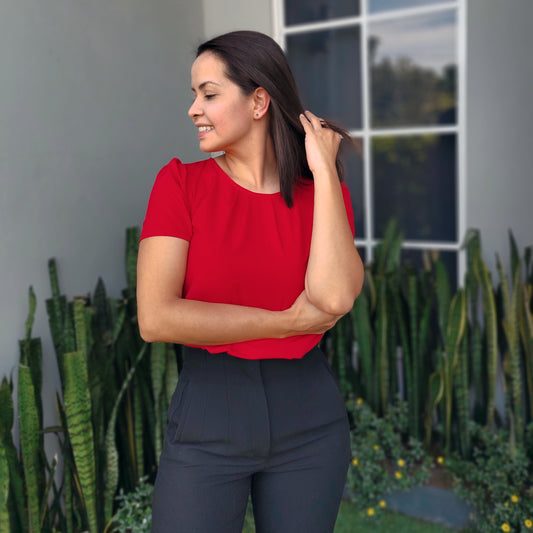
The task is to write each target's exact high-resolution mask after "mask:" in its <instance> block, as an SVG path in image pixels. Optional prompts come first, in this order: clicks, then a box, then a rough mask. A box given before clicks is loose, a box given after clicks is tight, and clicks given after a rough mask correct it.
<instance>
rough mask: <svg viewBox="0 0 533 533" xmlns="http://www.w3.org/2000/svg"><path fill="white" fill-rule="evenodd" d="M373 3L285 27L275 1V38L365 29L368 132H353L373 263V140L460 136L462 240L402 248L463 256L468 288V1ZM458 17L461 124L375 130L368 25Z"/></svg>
mask: <svg viewBox="0 0 533 533" xmlns="http://www.w3.org/2000/svg"><path fill="white" fill-rule="evenodd" d="M367 2H368V0H361V4H360V15H358V16H352V17H343V18H336V19H330V20H325V21H318V22H316V21H315V22H310V23H303V24H295V25H291V26H286V25H285V20H284V0H273V3H272V7H273V27H274V38H275V39H276V41H277V42H278V43H279V44H280V46H281V47H282V48H283V49H284V50H285V49H286V37H287V36H289V35H296V34H302V33H310V32H314V31H319V30H332V29H339V28H347V27H354V26H359V27H360V35H361V47H360V53H361V79H360V81H361V97H362V117H361V118H362V128H361V129H356V130H351V131H350V134H351V135H352V136H354V137H358V138H360V139H361V140H362V142H363V189H364V191H363V194H364V205H365V226H366V234H365V238H356V240H355V244H356V245H357V246H358V247H364V248H365V253H366V258H367V261H369V260H372V258H373V253H374V247H375V245H376V244H378V243H379V242H380V239H377V238H375V236H374V212H373V211H374V209H373V198H372V190H373V188H372V157H371V155H372V154H371V141H372V139H373V138H377V137H382V136H394V137H397V136H411V135H425V134H446V133H448V134H449V133H452V134H455V135H456V145H457V155H456V158H457V161H456V210H457V214H456V217H457V221H456V222H457V230H456V231H457V235H456V237H457V240H456V241H453V242H442V241H438V242H437V241H420V240H417V241H408V240H406V241H404V243H403V246H402V248H403V249H405V250H441V251H453V252H456V253H457V280H458V284H459V285H461V284H462V280H463V278H464V273H465V270H466V258H465V254H464V252H463V251H461V240H462V238H463V236H464V235H465V233H466V189H467V187H466V150H465V146H464V143H465V141H464V138H465V135H464V132H465V128H466V106H465V101H466V81H465V79H466V76H465V72H466V5H465V4H466V2H465V0H453V1H443V2H441V3H439V4H433V5H428V6H417V7H412V8H405V9H401V10H397V9H395V10H391V11H386V12H379V13H368V9H367ZM450 11H455V13H456V17H457V18H456V20H457V25H456V35H455V37H456V44H457V57H456V59H457V89H456V92H457V94H456V102H457V117H456V124H455V125H450V126H421V127H403V128H397V127H391V128H371V127H370V109H371V100H370V83H369V82H370V79H369V78H370V72H369V65H368V38H367V37H368V26H369V24H371V23H372V22H375V21H384V20H387V21H388V20H401V19H402V18H407V17H413V16H416V15H427V14H433V13H439V12H450Z"/></svg>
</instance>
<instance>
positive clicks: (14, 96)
mask: <svg viewBox="0 0 533 533" xmlns="http://www.w3.org/2000/svg"><path fill="white" fill-rule="evenodd" d="M202 38H203V16H202V5H201V3H197V2H171V1H168V0H154V1H152V2H145V1H144V0H113V1H112V2H108V1H102V0H92V1H91V2H81V1H76V2H67V1H65V0H49V1H47V2H40V1H39V0H3V1H2V6H1V7H0V65H2V69H1V70H0V182H1V191H2V192H1V194H0V228H2V231H1V232H0V250H1V252H0V254H1V256H0V257H1V258H0V279H1V286H2V289H1V298H0V317H1V319H0V377H1V376H3V375H6V374H9V373H10V372H11V371H12V370H13V369H14V368H15V367H16V364H17V361H18V343H17V340H18V339H19V338H22V337H23V335H24V321H25V318H26V313H27V307H28V306H27V292H28V286H29V285H30V284H31V285H33V287H34V289H35V292H36V294H37V299H38V307H37V320H36V324H35V327H34V335H36V336H40V337H42V339H43V343H44V353H45V358H48V361H46V362H45V365H44V379H45V381H46V382H47V383H48V386H49V387H51V388H52V389H55V388H56V380H57V376H56V368H55V360H54V355H53V350H52V347H51V341H50V337H49V333H48V324H47V317H46V312H45V307H44V300H45V299H46V298H48V297H49V296H50V289H49V284H48V274H47V260H48V258H49V257H55V258H56V259H57V262H58V268H59V277H60V284H61V287H62V289H63V292H64V293H66V294H67V295H69V297H72V296H73V295H76V294H85V293H87V292H88V291H92V290H93V288H94V286H95V284H96V281H97V278H98V276H101V277H102V278H103V279H104V281H105V283H106V285H107V288H108V292H109V293H110V294H111V295H114V296H119V295H120V291H121V289H122V288H123V287H124V286H125V275H124V267H123V263H124V230H125V228H126V227H127V226H131V225H140V224H141V222H142V219H143V217H144V210H145V206H146V202H147V199H148V194H149V191H150V188H151V185H152V183H153V180H154V178H155V175H156V173H157V171H158V170H159V169H160V168H161V166H163V165H164V164H165V163H166V162H167V161H169V160H170V158H171V157H173V156H174V155H179V156H181V157H182V158H183V159H184V160H186V161H187V160H193V159H197V158H198V157H199V156H200V155H201V152H200V151H199V150H198V149H197V140H196V135H195V132H194V131H193V127H192V124H191V122H190V120H189V118H188V117H187V115H186V111H187V107H188V103H189V100H190V94H191V93H190V76H189V69H190V64H191V61H192V59H193V52H194V48H195V46H196V44H198V42H199V41H200V40H202ZM45 412H46V413H48V414H51V415H52V416H54V413H55V407H54V405H53V395H50V405H49V406H45ZM45 422H46V421H45Z"/></svg>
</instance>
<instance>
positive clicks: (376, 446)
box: [374, 444, 379, 452]
mask: <svg viewBox="0 0 533 533" xmlns="http://www.w3.org/2000/svg"><path fill="white" fill-rule="evenodd" d="M374 450H376V452H377V451H378V450H379V446H378V445H377V444H374Z"/></svg>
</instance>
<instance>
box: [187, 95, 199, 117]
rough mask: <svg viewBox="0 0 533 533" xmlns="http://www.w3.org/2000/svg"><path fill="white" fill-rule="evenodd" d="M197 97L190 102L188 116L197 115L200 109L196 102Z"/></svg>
mask: <svg viewBox="0 0 533 533" xmlns="http://www.w3.org/2000/svg"><path fill="white" fill-rule="evenodd" d="M197 100H198V99H197V98H195V99H194V100H193V102H192V104H191V107H189V111H188V112H187V113H188V115H189V117H191V118H194V117H197V116H198V115H199V114H200V109H199V107H198V104H197Z"/></svg>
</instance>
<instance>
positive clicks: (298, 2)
mask: <svg viewBox="0 0 533 533" xmlns="http://www.w3.org/2000/svg"><path fill="white" fill-rule="evenodd" d="M357 15H359V0H286V1H285V24H300V23H303V22H313V21H315V20H329V19H333V18H337V17H353V16H357Z"/></svg>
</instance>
